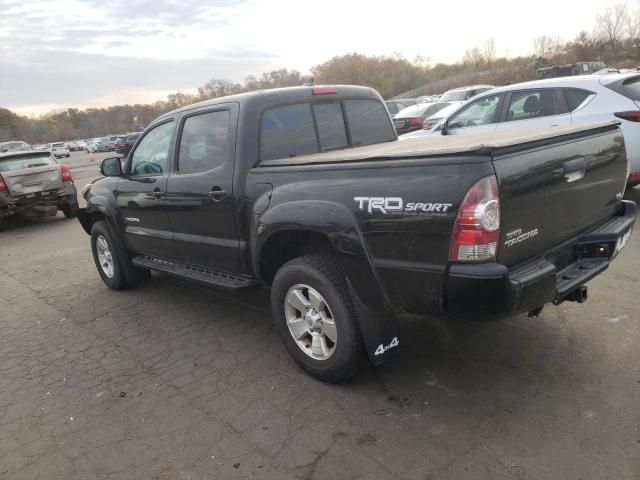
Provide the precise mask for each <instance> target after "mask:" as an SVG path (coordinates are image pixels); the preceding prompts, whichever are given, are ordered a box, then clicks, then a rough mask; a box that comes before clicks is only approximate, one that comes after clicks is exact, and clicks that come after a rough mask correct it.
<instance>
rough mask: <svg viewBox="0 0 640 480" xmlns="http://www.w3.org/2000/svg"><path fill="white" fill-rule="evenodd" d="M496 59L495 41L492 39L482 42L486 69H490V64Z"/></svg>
mask: <svg viewBox="0 0 640 480" xmlns="http://www.w3.org/2000/svg"><path fill="white" fill-rule="evenodd" d="M495 58H496V40H495V38H493V37H490V38H487V39H486V40H485V42H484V59H485V60H486V61H487V67H489V68H491V64H492V63H493V61H494V60H495Z"/></svg>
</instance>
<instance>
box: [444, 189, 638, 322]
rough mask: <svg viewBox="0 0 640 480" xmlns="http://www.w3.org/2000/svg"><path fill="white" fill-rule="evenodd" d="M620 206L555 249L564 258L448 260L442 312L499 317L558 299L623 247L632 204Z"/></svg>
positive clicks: (633, 217) (602, 267)
mask: <svg viewBox="0 0 640 480" xmlns="http://www.w3.org/2000/svg"><path fill="white" fill-rule="evenodd" d="M623 206H624V209H623V211H622V212H621V213H622V214H621V215H619V216H616V217H613V218H611V219H610V220H608V221H607V222H606V223H604V224H603V225H601V226H599V227H597V228H595V229H593V230H590V231H588V232H586V233H584V234H581V235H580V236H578V237H576V238H574V239H571V240H570V241H569V242H567V243H566V244H564V245H563V246H562V247H561V248H559V249H558V250H562V252H563V255H567V254H569V255H571V259H570V261H569V262H568V263H566V262H562V263H561V262H559V261H557V259H558V258H559V257H558V256H557V251H554V252H547V253H546V254H545V255H542V256H540V257H538V258H535V259H532V260H530V261H527V262H526V263H524V264H521V265H518V266H516V267H514V268H507V267H505V266H504V265H500V264H497V263H485V264H477V265H474V264H453V265H451V267H450V268H449V271H448V273H447V275H446V281H445V285H446V286H445V310H446V313H447V315H449V316H453V317H475V318H482V319H484V318H504V317H508V316H511V315H515V314H518V313H522V312H527V311H531V310H534V309H536V308H538V307H542V306H543V305H545V304H546V303H549V302H552V301H554V300H558V301H559V300H562V299H564V298H565V297H566V296H567V295H569V294H571V293H572V292H574V291H575V290H577V289H578V288H579V287H581V286H582V285H584V284H585V283H586V282H588V281H589V280H591V279H592V278H593V277H595V276H596V275H598V274H600V273H602V272H603V271H604V270H606V269H607V268H608V266H609V264H610V263H611V261H612V260H613V259H614V258H615V257H616V256H617V255H618V253H620V250H621V249H622V248H623V247H624V244H625V243H626V241H627V240H628V238H629V236H630V235H631V229H632V228H633V224H634V222H635V220H636V213H637V207H636V204H635V203H633V202H629V201H624V202H623ZM564 263H566V264H564ZM559 265H562V266H559Z"/></svg>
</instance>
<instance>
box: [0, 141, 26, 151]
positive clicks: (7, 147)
mask: <svg viewBox="0 0 640 480" xmlns="http://www.w3.org/2000/svg"><path fill="white" fill-rule="evenodd" d="M15 150H17V151H27V150H31V147H30V146H29V144H28V143H26V142H23V141H22V140H12V141H10V142H2V143H0V153H2V152H12V151H15Z"/></svg>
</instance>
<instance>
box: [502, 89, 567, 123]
mask: <svg viewBox="0 0 640 480" xmlns="http://www.w3.org/2000/svg"><path fill="white" fill-rule="evenodd" d="M557 93H558V92H557V91H556V90H555V89H541V90H516V91H514V92H511V100H510V101H509V108H508V109H507V118H506V119H505V121H506V122H511V121H514V120H527V119H529V118H539V117H548V116H550V115H559V114H561V113H566V110H565V108H564V105H563V104H562V103H561V99H560V96H559V95H558V94H557Z"/></svg>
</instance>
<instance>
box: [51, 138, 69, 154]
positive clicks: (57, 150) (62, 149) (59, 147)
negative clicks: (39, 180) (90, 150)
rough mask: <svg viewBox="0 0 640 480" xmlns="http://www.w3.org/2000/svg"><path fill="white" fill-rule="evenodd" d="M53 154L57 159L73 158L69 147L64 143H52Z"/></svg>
mask: <svg viewBox="0 0 640 480" xmlns="http://www.w3.org/2000/svg"><path fill="white" fill-rule="evenodd" d="M51 153H52V154H53V156H54V157H56V158H60V157H67V158H69V157H70V156H71V153H70V152H69V149H68V148H67V146H66V145H65V144H64V143H63V142H57V143H52V144H51Z"/></svg>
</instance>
